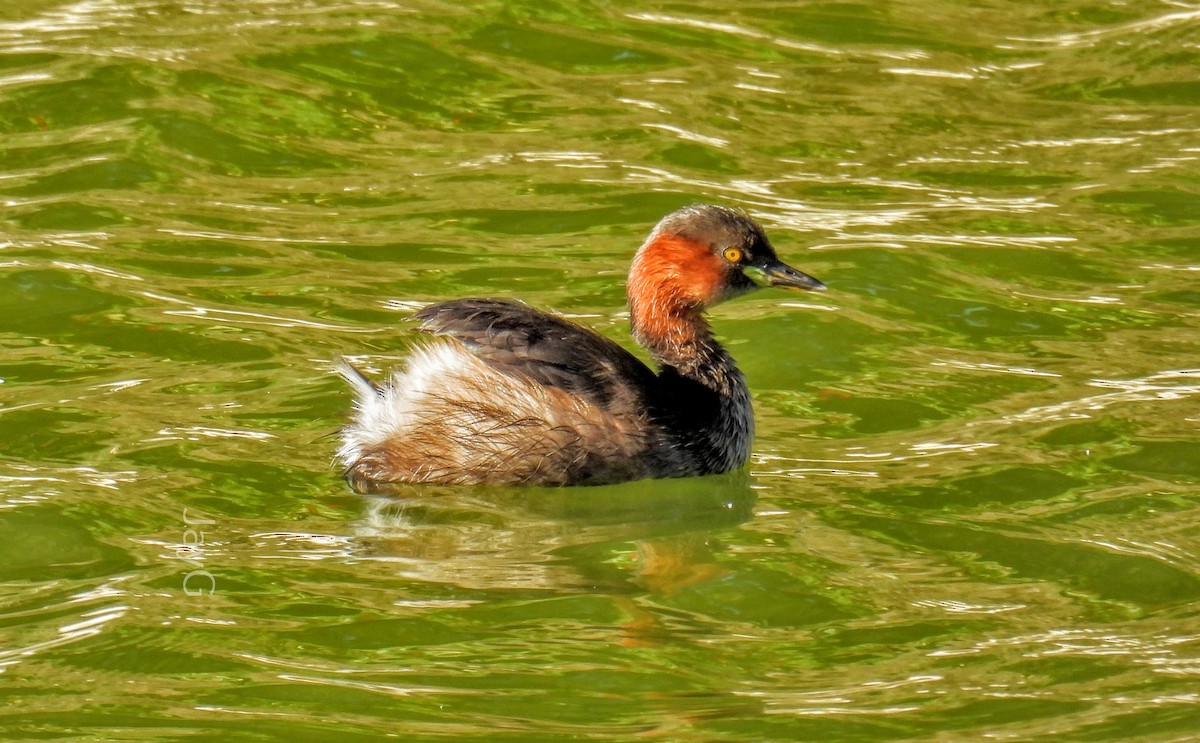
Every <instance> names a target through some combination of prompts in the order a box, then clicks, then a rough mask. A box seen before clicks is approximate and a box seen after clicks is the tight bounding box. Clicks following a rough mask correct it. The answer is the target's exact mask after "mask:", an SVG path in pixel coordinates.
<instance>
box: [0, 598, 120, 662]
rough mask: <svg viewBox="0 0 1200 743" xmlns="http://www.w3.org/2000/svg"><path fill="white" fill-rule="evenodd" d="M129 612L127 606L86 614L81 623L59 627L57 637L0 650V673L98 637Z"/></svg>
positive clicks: (106, 608) (82, 615)
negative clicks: (62, 648) (115, 620)
mask: <svg viewBox="0 0 1200 743" xmlns="http://www.w3.org/2000/svg"><path fill="white" fill-rule="evenodd" d="M128 612H129V607H128V606H125V605H118V606H106V607H103V608H100V609H96V610H94V611H90V612H85V613H83V614H81V615H80V616H81V617H83V618H82V619H81V620H80V621H78V622H74V623H72V624H66V625H63V626H62V627H59V628H58V636H57V637H53V638H51V639H49V640H43V641H41V642H35V643H30V644H29V645H25V646H24V647H17V648H12V649H8V650H0V673H3V672H4V671H5V670H7V669H8V667H9V666H13V665H16V664H17V663H20V662H21V661H22V660H23V659H25V658H28V657H30V656H33V655H37V654H38V653H39V652H40V651H42V650H48V649H50V648H56V647H59V646H60V645H66V644H68V643H72V642H75V641H76V640H82V639H84V638H86V637H92V636H94V635H98V634H100V632H101V631H103V629H104V625H106V624H108V623H109V622H111V621H113V620H114V619H120V618H121V617H123V616H125V615H126V614H127V613H128Z"/></svg>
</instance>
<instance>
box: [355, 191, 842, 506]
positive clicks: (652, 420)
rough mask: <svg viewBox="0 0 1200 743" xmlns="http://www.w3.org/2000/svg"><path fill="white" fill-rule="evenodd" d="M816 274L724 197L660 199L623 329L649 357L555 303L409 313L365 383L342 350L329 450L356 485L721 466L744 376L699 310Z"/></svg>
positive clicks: (592, 478)
mask: <svg viewBox="0 0 1200 743" xmlns="http://www.w3.org/2000/svg"><path fill="white" fill-rule="evenodd" d="M747 271H750V272H753V273H755V274H757V275H758V276H759V277H760V278H761V280H762V281H764V282H765V283H767V284H770V285H775V286H784V287H791V288H796V289H808V290H814V289H824V288H825V287H824V285H823V284H822V283H821V282H819V281H817V280H816V279H814V278H812V277H811V276H808V275H807V274H804V273H802V272H800V271H797V270H795V269H793V268H790V267H788V266H786V265H784V264H783V263H781V262H780V261H779V259H778V258H777V257H776V255H775V251H774V249H773V248H772V247H771V244H770V242H769V241H768V240H767V237H766V235H765V234H764V233H763V231H762V228H761V227H759V225H758V224H757V223H756V222H754V221H753V220H752V219H751V218H750V217H748V216H746V215H745V214H743V213H741V212H738V211H735V210H732V209H728V208H725V207H720V206H712V205H700V206H693V207H686V208H684V209H680V210H679V211H676V212H673V213H672V214H669V215H667V216H666V217H665V218H663V219H662V221H660V222H659V223H658V225H657V226H656V227H655V228H654V230H653V231H652V232H651V233H650V236H649V237H648V238H647V239H646V242H645V243H643V244H642V246H641V248H640V249H639V250H638V252H637V254H636V256H635V257H634V260H633V265H632V266H631V268H630V272H629V283H628V289H627V291H628V297H629V307H630V315H631V322H632V328H633V336H634V339H635V340H636V341H637V342H638V343H639V344H640V345H641V346H642V347H644V348H645V349H646V350H647V351H648V352H649V353H650V356H651V357H652V358H653V359H654V361H655V363H656V364H657V366H658V367H659V369H658V371H657V372H656V371H654V370H652V369H651V368H650V367H648V366H647V365H646V364H644V363H642V362H641V361H640V360H639V359H638V358H637V357H636V356H634V355H633V354H631V353H629V352H628V351H626V350H625V349H624V348H622V347H621V346H620V345H618V344H617V343H615V342H613V341H612V340H609V339H608V338H605V337H603V336H601V335H599V334H598V333H596V332H595V331H592V330H590V329H588V328H585V327H583V326H581V325H578V324H576V323H573V322H571V321H569V320H566V319H565V318H562V317H559V316H557V315H553V314H550V313H547V312H543V311H541V310H537V309H534V308H532V307H529V306H528V305H525V304H523V303H520V302H515V301H511V300H504V299H460V300H454V301H450V302H442V303H439V304H434V305H430V306H428V307H426V308H424V309H422V310H421V311H419V312H417V313H416V314H415V318H416V319H417V320H419V321H420V322H421V324H420V326H419V330H421V331H423V332H426V333H430V334H432V335H434V336H435V337H434V339H433V340H432V342H430V343H428V344H427V345H424V346H423V347H419V348H417V349H416V350H414V352H413V353H412V355H411V356H410V357H409V359H408V364H407V367H406V368H405V369H404V370H403V371H400V372H397V373H395V374H393V375H392V377H391V378H390V380H388V381H387V382H386V383H385V384H382V385H376V384H374V383H372V382H371V381H370V380H369V379H367V378H366V377H365V376H364V375H363V374H362V373H361V372H359V371H358V370H357V369H355V368H354V367H353V366H351V365H350V364H349V363H347V362H345V361H343V362H342V364H341V367H340V371H341V373H342V375H343V376H344V377H345V378H346V379H347V380H348V381H349V382H350V384H351V386H352V387H353V388H354V390H355V393H356V401H355V415H354V420H353V422H352V423H351V424H350V425H348V426H347V427H346V428H345V429H344V430H343V433H342V446H341V448H340V450H339V451H338V459H339V460H340V461H341V463H342V464H343V466H344V468H345V474H346V477H347V479H349V480H350V482H351V483H352V484H353V485H354V486H355V487H357V488H359V489H361V490H373V489H379V488H380V487H386V486H387V485H388V484H394V483H442V484H515V485H596V484H603V483H613V482H621V481H626V480H636V479H640V478H651V477H685V476H691V475H703V474H713V473H719V472H728V471H730V470H733V469H737V468H738V467H741V466H742V465H744V464H745V463H746V462H747V461H748V460H749V457H750V445H751V441H752V439H753V435H754V415H753V411H752V409H751V405H750V392H749V390H748V389H747V387H746V381H745V378H744V377H743V376H742V373H741V372H740V371H739V370H738V368H737V366H736V364H735V363H734V361H733V359H732V357H730V355H729V354H728V352H726V350H725V349H724V347H723V346H721V344H720V343H718V342H717V340H716V339H715V338H714V337H713V335H712V332H711V330H710V329H709V326H708V323H707V322H706V321H705V319H704V316H703V312H704V310H705V308H707V307H710V306H712V305H714V304H716V303H718V302H721V301H724V300H726V299H730V298H732V297H735V296H738V295H740V294H744V293H746V292H748V291H751V290H753V289H754V288H755V287H756V286H757V284H756V283H755V282H754V281H753V280H752V279H751V278H750V277H749V276H748V275H747Z"/></svg>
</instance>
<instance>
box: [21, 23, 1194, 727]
mask: <svg viewBox="0 0 1200 743" xmlns="http://www.w3.org/2000/svg"><path fill="white" fill-rule="evenodd" d="M729 7H730V6H729V5H728V4H724V3H716V2H687V3H673V4H649V5H639V4H636V3H630V2H611V3H556V2H519V3H464V4H453V3H451V4H444V3H438V2H432V1H429V0H417V2H416V3H412V4H406V5H399V4H394V3H390V2H372V1H370V0H347V1H345V2H338V3H332V2H330V3H325V2H320V1H319V0H312V1H311V2H302V3H289V2H281V1H280V0H244V1H243V2H237V3H235V2H228V0H217V1H214V2H204V3H196V2H182V3H177V2H167V1H166V0H139V1H135V2H109V1H107V0H98V1H97V2H78V3H74V4H71V3H65V2H60V0H16V2H10V3H8V4H6V5H5V7H4V8H3V9H0V132H2V133H3V139H2V147H0V158H2V160H0V162H2V163H3V166H2V168H0V204H2V206H0V215H2V216H3V232H2V233H0V348H2V351H0V380H2V382H0V504H3V508H0V580H2V581H3V583H2V588H0V669H2V671H3V672H2V673H0V699H2V700H3V701H2V706H0V738H3V739H5V740H33V739H37V740H70V741H82V740H96V741H135V740H137V741H146V740H153V741H169V740H213V741H287V742H288V743H299V742H300V741H329V740H337V741H342V740H345V741H360V740H362V741H366V740H377V739H380V738H383V737H392V738H395V739H398V740H404V741H426V740H512V741H557V740H664V741H697V742H700V741H705V742H707V741H822V742H827V741H913V742H916V741H942V742H948V741H978V740H985V739H986V740H1001V741H1045V742H1047V743H1049V742H1051V741H1054V742H1058V741H1088V742H1089V743H1093V742H1096V741H1117V740H1119V741H1147V742H1149V741H1154V742H1158V741H1185V740H1197V739H1200V678H1198V677H1200V558H1198V557H1197V555H1198V554H1200V498H1198V493H1200V435H1198V430H1197V429H1198V424H1200V333H1198V332H1197V331H1198V329H1200V290H1198V289H1197V280H1198V279H1200V175H1198V174H1200V83H1198V82H1197V79H1198V77H1197V70H1200V48H1198V47H1197V45H1196V40H1197V39H1198V38H1200V8H1198V7H1197V6H1195V5H1187V4H1183V3H1179V2H1171V3H1167V2H1148V1H1147V2H1129V3H1109V2H1099V1H1098V0H1079V1H1077V2H1049V0H1041V1H1040V2H1031V3H1017V2H987V3H974V4H968V3H957V2H948V1H946V0H936V1H934V2H913V1H912V0H907V2H896V3H868V4H857V5H856V4H833V3H831V4H811V3H808V4H800V3H772V2H762V3H746V4H740V5H737V6H735V7H736V9H735V10H730V9H729ZM695 201H714V202H719V203H724V204H730V205H735V206H741V207H744V208H746V209H748V210H750V211H751V212H752V213H754V214H755V215H756V216H758V217H759V218H760V219H761V221H762V222H763V223H764V224H765V225H766V226H767V229H768V232H769V234H771V235H772V237H773V240H774V242H775V244H776V246H777V248H778V249H779V252H780V254H781V255H782V256H783V257H784V258H785V260H787V261H788V262H790V263H792V264H793V265H796V266H797V267H800V268H802V269H804V270H806V271H809V272H811V273H812V274H814V275H815V276H818V277H819V278H821V279H823V280H824V281H825V282H826V283H827V284H829V286H830V287H831V291H829V292H827V293H824V294H821V295H804V296H799V295H792V294H786V293H783V292H767V291H764V292H760V293H758V294H756V295H754V296H752V297H748V298H744V299H741V300H738V301H737V302H733V303H730V304H727V305H724V306H722V307H719V308H718V309H717V310H716V312H715V313H714V315H715V317H714V323H715V325H716V328H717V330H718V332H719V334H720V335H721V337H722V338H723V339H725V340H726V341H727V343H728V345H729V346H730V348H731V349H732V351H733V352H734V354H735V355H736V356H737V358H738V360H739V363H740V364H741V366H742V368H743V369H744V371H745V372H746V375H747V377H748V379H749V381H750V384H751V387H752V389H753V391H754V401H755V407H756V410H757V415H758V428H759V434H758V438H757V441H756V443H755V448H754V458H753V461H752V464H751V465H750V467H749V468H748V471H746V472H743V473H736V474H734V475H731V476H727V477H721V478H706V479H693V480H682V481H672V482H642V483H634V484H629V485H624V486H620V487H606V488H601V489H589V490H561V491H557V490H555V491H545V490H535V491H520V490H507V489H504V490H498V489H484V488H474V489H471V488H467V489H453V488H450V489H431V488H414V489H413V490H411V492H407V493H404V494H403V496H402V497H400V498H396V499H391V500H388V499H375V498H364V497H361V496H358V495H355V494H353V493H352V492H350V491H349V490H348V489H347V488H346V486H345V485H344V484H343V483H342V482H341V480H340V479H339V477H338V476H337V473H336V472H335V471H334V469H333V467H332V466H331V464H330V459H331V455H332V452H333V450H334V448H335V446H336V438H335V437H334V436H333V434H334V432H335V431H336V429H337V428H338V426H339V425H340V424H341V422H342V421H343V420H344V419H345V416H346V412H347V409H348V406H349V393H348V391H347V390H346V389H345V388H344V385H343V384H342V383H341V381H340V380H339V379H337V377H336V375H335V374H334V372H333V360H334V359H336V358H337V357H338V356H339V355H342V354H348V355H352V356H354V357H356V358H357V359H359V360H360V361H362V362H363V363H364V364H366V365H367V366H369V367H371V368H373V369H376V370H382V369H387V368H390V367H392V366H395V365H396V364H398V363H399V360H400V359H401V358H402V357H403V356H404V353H405V349H407V348H408V347H409V346H410V345H411V344H412V343H413V342H414V340H415V339H414V336H413V333H412V328H411V326H410V325H408V324H406V323H405V322H404V318H405V316H406V313H407V312H408V311H410V310H411V309H412V308H414V307H417V306H419V305H420V304H422V303H425V302H429V301H434V300H441V299H447V298H452V297H458V296H465V295H493V296H516V297H521V298H523V299H525V300H527V301H529V302H530V303H533V304H535V305H537V306H543V307H551V308H555V309H557V310H559V311H561V312H564V313H567V314H569V315H571V316H573V317H577V318H579V319H580V320H581V321H582V322H585V323H587V324H588V325H591V326H592V327H595V328H597V329H599V330H601V331H602V332H604V333H606V334H608V335H610V336H611V337H613V338H615V339H617V340H619V341H621V342H622V343H629V341H628V336H627V331H626V316H625V308H624V293H623V286H622V281H623V275H624V271H625V268H626V266H627V264H628V261H629V258H630V256H631V254H632V251H633V250H634V248H635V247H636V246H637V245H638V244H639V242H640V241H641V239H642V238H643V237H644V235H645V233H646V232H647V231H648V230H649V228H650V227H651V226H652V225H653V223H654V222H655V221H656V220H657V219H658V218H659V217H660V216H662V215H663V214H664V213H666V212H667V211H669V210H671V209H673V208H675V207H677V206H680V205H683V204H688V203H692V202H695Z"/></svg>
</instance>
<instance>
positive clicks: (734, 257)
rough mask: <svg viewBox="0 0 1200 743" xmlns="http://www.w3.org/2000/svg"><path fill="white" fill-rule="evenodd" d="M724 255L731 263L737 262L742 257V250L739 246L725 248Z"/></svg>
mask: <svg viewBox="0 0 1200 743" xmlns="http://www.w3.org/2000/svg"><path fill="white" fill-rule="evenodd" d="M722 255H724V256H725V260H727V261H729V262H730V263H737V262H738V261H740V260H741V259H742V251H741V249H739V248H725V252H724V253H722Z"/></svg>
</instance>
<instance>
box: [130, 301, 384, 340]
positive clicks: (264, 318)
mask: <svg viewBox="0 0 1200 743" xmlns="http://www.w3.org/2000/svg"><path fill="white" fill-rule="evenodd" d="M141 294H142V296H143V297H147V298H149V299H156V300H158V301H160V302H170V303H171V304H183V305H186V304H187V302H186V301H185V300H182V299H175V298H174V297H167V296H163V295H161V294H155V293H154V292H141ZM163 314H164V315H177V316H182V317H200V318H207V317H209V316H212V317H215V318H230V319H232V318H236V319H239V320H242V322H243V323H244V324H246V325H270V326H273V327H279V328H295V327H301V328H314V329H317V330H337V331H339V332H344V333H366V332H370V331H369V330H363V329H362V328H353V327H349V326H345V325H333V324H331V323H323V322H316V321H314V320H299V319H296V318H291V317H280V316H278V315H268V314H266V313H265V312H249V311H247V310H220V309H215V308H212V307H201V306H199V305H192V306H190V307H188V308H187V309H183V310H163ZM244 318H251V320H249V321H247V320H245V319H244Z"/></svg>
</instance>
